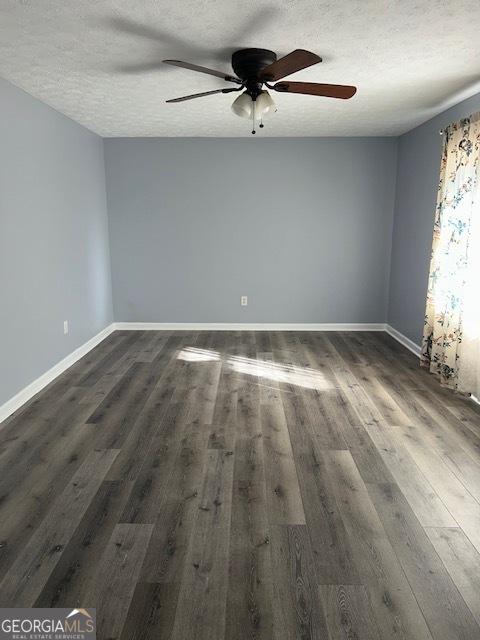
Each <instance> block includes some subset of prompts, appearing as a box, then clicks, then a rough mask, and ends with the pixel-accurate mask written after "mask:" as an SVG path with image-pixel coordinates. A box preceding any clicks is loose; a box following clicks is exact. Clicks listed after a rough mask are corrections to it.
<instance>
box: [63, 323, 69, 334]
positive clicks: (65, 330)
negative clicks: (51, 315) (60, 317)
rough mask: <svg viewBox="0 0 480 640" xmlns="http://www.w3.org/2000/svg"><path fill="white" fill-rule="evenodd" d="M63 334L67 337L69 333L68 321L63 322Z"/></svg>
mask: <svg viewBox="0 0 480 640" xmlns="http://www.w3.org/2000/svg"><path fill="white" fill-rule="evenodd" d="M63 333H64V335H67V333H68V320H64V321H63Z"/></svg>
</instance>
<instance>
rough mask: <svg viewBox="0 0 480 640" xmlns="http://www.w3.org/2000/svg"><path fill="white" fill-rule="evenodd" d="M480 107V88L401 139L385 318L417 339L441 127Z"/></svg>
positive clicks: (435, 195)
mask: <svg viewBox="0 0 480 640" xmlns="http://www.w3.org/2000/svg"><path fill="white" fill-rule="evenodd" d="M479 109H480V94H477V95H476V96H473V97H472V98H469V99H468V100H465V101H464V102H461V103H459V104H457V105H455V106H454V107H452V108H451V109H448V110H447V111H444V112H443V113H442V114H440V115H438V116H436V117H435V118H432V119H431V120H429V121H428V122H426V123H425V124H422V125H421V126H419V127H417V128H416V129H413V130H412V131H409V132H408V133H406V134H404V135H403V136H401V137H400V139H399V145H398V174H397V187H396V201H395V217H394V230H393V241H392V260H391V276H390V296H389V312H388V321H389V324H391V325H392V326H393V327H394V328H395V329H397V330H398V331H400V332H401V333H403V334H404V335H405V336H407V338H410V340H413V342H415V343H416V344H420V343H421V338H422V331H423V319H424V315H425V297H426V293H427V284H428V270H429V265H430V253H431V248H432V233H433V220H434V214H435V204H436V198H437V187H438V178H439V171H440V158H441V150H442V137H441V135H439V130H440V129H441V128H442V127H445V126H447V125H448V124H449V123H450V122H453V121H454V120H458V119H459V118H462V117H465V116H468V115H470V114H471V113H474V112H475V111H478V110H479Z"/></svg>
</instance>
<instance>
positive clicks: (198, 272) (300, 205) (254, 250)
mask: <svg viewBox="0 0 480 640" xmlns="http://www.w3.org/2000/svg"><path fill="white" fill-rule="evenodd" d="M105 159H106V173H107V193H108V208H109V225H110V241H111V244H110V250H111V256H112V274H113V292H114V315H115V319H116V320H117V321H150V322H384V321H385V320H386V311H387V296H388V278H389V264H390V243H391V231H392V217H393V200H394V182H395V173H396V141H395V140H394V139H392V138H377V139H376V138H369V139H364V138H363V139H362V138H353V139H352V138H338V139H335V138H324V139H288V140H285V139H268V140H261V139H260V140H259V139H258V136H257V139H252V140H243V139H227V140H225V139H222V140H218V139H217V140H209V139H201V138H197V139H110V140H105ZM241 295H248V297H249V306H248V307H241V306H240V296H241Z"/></svg>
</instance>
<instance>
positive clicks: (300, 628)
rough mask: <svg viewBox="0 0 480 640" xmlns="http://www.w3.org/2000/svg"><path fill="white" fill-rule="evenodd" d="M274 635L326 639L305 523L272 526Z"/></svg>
mask: <svg viewBox="0 0 480 640" xmlns="http://www.w3.org/2000/svg"><path fill="white" fill-rule="evenodd" d="M271 554H272V565H273V575H274V580H273V594H274V595H273V598H274V601H273V602H274V625H275V637H276V638H277V639H278V640H284V639H285V640H286V639H290V638H303V639H304V640H324V639H325V638H328V631H327V624H326V621H325V617H324V614H323V609H322V607H321V603H320V596H319V593H318V589H317V586H316V584H317V583H316V577H315V571H314V564H313V554H312V549H311V546H310V538H309V536H308V532H307V528H306V527H305V526H304V525H274V526H272V544H271Z"/></svg>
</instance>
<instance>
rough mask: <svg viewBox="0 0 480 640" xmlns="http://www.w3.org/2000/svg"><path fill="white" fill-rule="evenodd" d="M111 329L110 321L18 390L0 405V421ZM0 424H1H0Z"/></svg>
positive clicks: (112, 326) (73, 362) (109, 332)
mask: <svg viewBox="0 0 480 640" xmlns="http://www.w3.org/2000/svg"><path fill="white" fill-rule="evenodd" d="M113 331H115V325H114V324H113V323H112V324H110V325H109V326H108V327H105V329H103V331H100V333H97V335H95V336H93V338H90V340H88V341H87V342H85V343H84V344H82V345H81V346H80V347H78V349H75V351H72V353H70V354H69V355H68V356H66V357H65V358H63V360H60V362H57V364H55V365H54V366H53V367H52V368H51V369H49V370H48V371H45V373H43V374H42V375H41V376H40V377H38V378H37V379H36V380H34V381H33V382H31V383H30V384H29V385H28V386H26V387H25V388H24V389H22V390H21V391H19V392H18V393H17V394H16V395H14V396H13V398H10V400H7V402H5V403H4V404H3V405H1V406H0V423H1V422H3V420H6V419H7V418H8V416H10V415H11V414H12V413H14V412H15V411H17V409H19V408H20V407H21V406H22V405H23V404H25V403H26V402H28V400H30V398H32V397H33V396H34V395H35V394H37V393H38V392H39V391H41V390H42V389H43V388H44V387H46V386H47V384H50V382H52V380H55V378H56V377H57V376H59V375H60V374H61V373H63V372H64V371H66V370H67V369H68V368H69V367H71V366H72V364H75V362H77V360H80V358H83V356H84V355H86V354H87V353H88V352H89V351H91V350H92V349H93V348H94V347H96V346H97V344H99V343H100V342H102V340H105V338H106V337H107V336H109V335H110V334H111V333H112V332H113ZM0 426H1V424H0Z"/></svg>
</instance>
